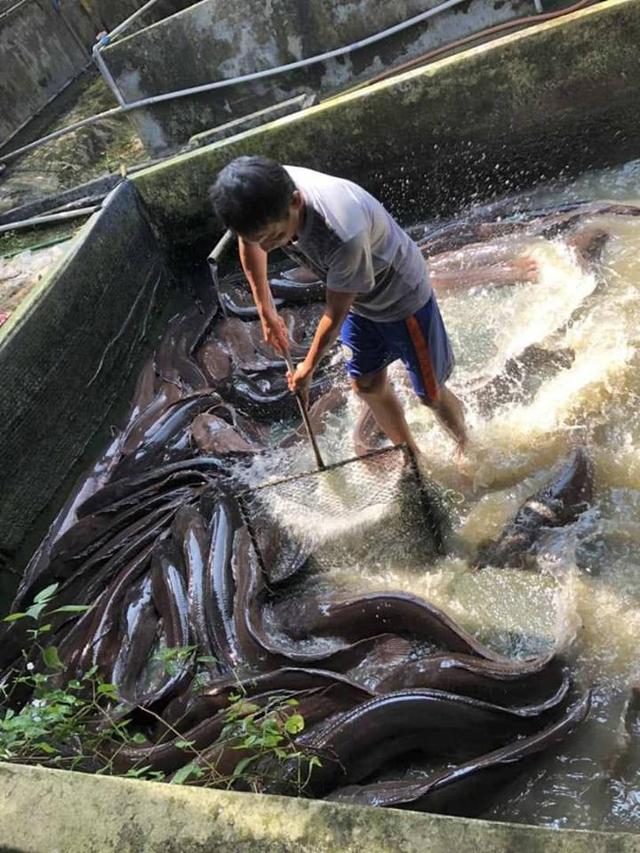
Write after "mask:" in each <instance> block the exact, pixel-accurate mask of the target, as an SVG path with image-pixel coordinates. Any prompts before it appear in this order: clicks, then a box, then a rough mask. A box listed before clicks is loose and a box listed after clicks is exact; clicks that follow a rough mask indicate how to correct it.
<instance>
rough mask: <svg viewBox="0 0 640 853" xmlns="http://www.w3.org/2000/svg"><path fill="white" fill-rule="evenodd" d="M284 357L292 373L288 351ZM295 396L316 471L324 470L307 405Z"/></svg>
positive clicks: (299, 397)
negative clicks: (316, 467)
mask: <svg viewBox="0 0 640 853" xmlns="http://www.w3.org/2000/svg"><path fill="white" fill-rule="evenodd" d="M284 359H285V361H286V363H287V368H288V370H289V373H293V372H294V370H295V368H294V366H293V362H292V361H291V354H290V353H288V352H285V353H284ZM295 398H296V400H297V402H298V408H299V409H300V414H301V415H302V420H303V422H304V425H305V429H306V430H307V436H308V438H309V444H310V445H311V449H312V450H313V455H314V457H315V460H316V465H317V466H318V471H324V470H325V468H326V467H327V466H326V465H325V464H324V461H323V459H322V456H321V455H320V450H319V448H318V443H317V441H316V437H315V435H314V433H313V427H312V426H311V419H310V418H309V412H308V411H307V407H306V406H305V404H304V402H303V401H302V397H301V396H300V394H298V393H297V392H295Z"/></svg>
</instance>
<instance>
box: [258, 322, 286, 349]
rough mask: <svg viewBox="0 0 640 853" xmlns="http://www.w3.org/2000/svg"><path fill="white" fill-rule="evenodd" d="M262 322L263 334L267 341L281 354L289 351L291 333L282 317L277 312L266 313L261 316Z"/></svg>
mask: <svg viewBox="0 0 640 853" xmlns="http://www.w3.org/2000/svg"><path fill="white" fill-rule="evenodd" d="M260 322H261V323H262V336H263V338H264V340H265V342H266V343H268V344H270V346H272V347H273V348H274V350H275V351H276V352H277V353H279V354H280V355H284V354H285V353H288V352H289V334H288V332H287V327H286V326H285V324H284V321H283V320H282V318H281V317H279V316H278V314H276V313H275V312H274V313H273V314H271V313H269V314H264V315H263V316H262V317H261V318H260Z"/></svg>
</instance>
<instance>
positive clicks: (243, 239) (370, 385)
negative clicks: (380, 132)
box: [210, 157, 467, 453]
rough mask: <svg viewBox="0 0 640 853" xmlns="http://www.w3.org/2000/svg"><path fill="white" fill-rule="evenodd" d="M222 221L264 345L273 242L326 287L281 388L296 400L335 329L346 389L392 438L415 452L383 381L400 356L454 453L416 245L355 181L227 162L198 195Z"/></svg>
mask: <svg viewBox="0 0 640 853" xmlns="http://www.w3.org/2000/svg"><path fill="white" fill-rule="evenodd" d="M210 197H211V201H212V203H213V206H214V208H215V210H216V212H217V214H218V216H219V218H220V219H221V220H222V222H223V223H224V225H225V226H226V227H227V228H231V229H232V230H233V231H235V233H236V234H237V235H238V244H239V251H240V261H241V263H242V267H243V269H244V272H245V275H246V277H247V280H248V282H249V286H250V287H251V291H252V293H253V298H254V301H255V304H256V308H257V310H258V314H259V316H260V320H261V323H262V329H263V333H264V338H265V340H266V341H267V342H268V343H270V344H272V345H273V346H274V347H275V348H276V349H277V350H278V351H280V352H286V351H287V350H288V348H289V341H288V337H287V333H286V330H285V327H284V324H283V322H282V321H281V319H280V318H279V317H278V314H277V312H276V310H275V308H274V306H273V300H272V298H271V293H270V291H269V284H268V278H267V255H268V253H269V252H270V251H272V250H273V249H282V250H283V251H284V252H285V253H286V254H287V255H289V257H291V258H292V259H293V260H295V261H296V262H298V263H299V264H301V265H304V266H306V267H308V268H310V269H311V270H312V271H313V272H315V273H316V274H317V275H318V276H319V277H321V278H322V279H323V280H324V281H325V282H326V294H327V295H326V306H325V312H324V314H323V316H322V318H321V319H320V322H319V323H318V327H317V329H316V332H315V336H314V338H313V341H312V344H311V347H310V349H309V353H308V355H307V357H306V358H305V359H304V361H303V362H302V363H301V364H299V365H298V366H297V367H296V369H295V371H294V372H293V373H292V374H289V377H288V380H289V387H290V388H291V390H292V391H294V392H296V393H298V394H300V395H301V396H302V398H303V399H304V400H306V399H307V397H308V388H309V383H310V381H311V377H312V375H313V371H314V370H315V368H316V367H317V365H318V363H319V362H320V360H321V358H322V356H323V355H324V354H325V353H326V351H327V350H328V348H329V347H330V346H331V344H332V343H333V342H334V341H335V339H336V337H337V336H338V335H340V337H341V341H342V346H343V352H344V355H345V358H346V367H347V371H348V373H349V376H350V377H351V380H352V385H353V388H354V390H355V392H356V393H357V394H358V396H359V397H361V398H362V399H363V400H364V401H365V402H366V403H367V404H368V405H369V407H370V409H371V411H372V413H373V415H374V417H375V419H376V421H377V422H378V424H379V425H380V427H381V428H382V430H383V431H384V432H385V434H386V435H387V437H388V438H389V439H390V441H392V442H393V443H394V444H398V443H401V442H406V443H407V444H408V445H409V446H410V447H411V448H412V450H413V451H414V452H415V453H419V449H418V447H417V445H416V443H415V440H414V438H413V436H412V434H411V432H410V430H409V427H408V425H407V422H406V419H405V416H404V411H403V409H402V405H401V404H400V401H399V400H398V398H397V396H396V394H395V391H394V389H393V387H392V385H391V384H390V383H389V381H388V378H387V367H388V365H389V364H391V362H393V361H396V360H397V359H400V360H401V361H402V362H403V364H404V365H405V367H406V369H407V371H408V373H409V376H410V379H411V383H412V386H413V389H414V391H415V393H416V394H417V396H418V398H419V399H420V401H421V402H422V403H423V404H424V405H425V406H427V407H429V408H430V409H432V410H433V412H434V413H435V415H436V417H437V419H438V420H439V422H440V423H441V424H442V426H443V427H444V428H445V429H446V430H447V432H448V433H449V434H450V435H451V436H452V437H453V439H454V440H455V442H456V445H457V448H458V451H459V452H460V453H463V452H464V449H465V446H466V443H467V433H466V428H465V421H464V414H463V411H462V405H461V403H460V401H459V400H458V398H457V397H456V396H455V394H453V393H452V391H451V390H450V389H449V388H447V386H446V382H447V380H448V378H449V376H450V374H451V371H452V369H453V363H454V359H453V353H452V350H451V346H450V343H449V339H448V337H447V333H446V330H445V327H444V324H443V322H442V318H441V316H440V311H439V309H438V304H437V302H436V298H435V296H434V293H433V288H432V285H431V282H430V279H429V273H428V270H427V265H426V264H425V261H424V258H423V257H422V254H421V253H420V249H419V248H418V247H417V246H416V244H415V243H414V242H413V241H412V240H411V239H410V237H409V236H408V235H407V234H406V233H405V232H404V231H403V230H402V228H400V226H399V225H398V224H397V222H396V221H395V220H394V219H393V218H392V217H391V216H390V215H389V213H388V212H387V211H386V210H385V209H384V207H383V206H382V204H380V202H379V201H377V200H376V199H375V198H374V197H373V196H371V195H370V194H369V193H367V192H366V191H365V190H364V189H362V187H360V186H358V185H357V184H354V183H352V182H351V181H347V180H343V179H341V178H335V177H332V176H330V175H325V174H323V173H320V172H315V171H312V170H310V169H304V168H301V167H298V166H281V165H280V164H278V163H276V162H274V161H272V160H268V159H266V158H264V157H238V158H237V159H236V160H234V161H233V162H231V163H230V164H229V165H228V166H226V167H225V168H224V169H223V170H222V171H221V172H220V174H219V176H218V178H217V180H216V182H215V184H214V185H213V187H212V188H211V191H210Z"/></svg>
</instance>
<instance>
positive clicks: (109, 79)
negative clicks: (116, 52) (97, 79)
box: [91, 44, 126, 107]
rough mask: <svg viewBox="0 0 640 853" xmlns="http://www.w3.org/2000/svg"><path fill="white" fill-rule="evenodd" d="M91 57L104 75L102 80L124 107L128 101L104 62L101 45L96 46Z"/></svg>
mask: <svg viewBox="0 0 640 853" xmlns="http://www.w3.org/2000/svg"><path fill="white" fill-rule="evenodd" d="M91 55H92V56H93V61H94V62H95V64H96V65H97V66H98V70H99V71H100V74H101V75H102V79H103V80H104V81H105V83H106V84H107V86H108V87H109V88H110V89H111V91H112V92H113V94H114V95H115V99H116V101H117V102H118V104H119V105H120V106H121V107H124V105H125V103H126V101H125V99H124V98H123V96H122V92H121V91H120V89H118V84H117V83H116V81H115V80H114V78H113V75H112V74H111V72H110V71H109V67H108V65H107V63H106V62H105V61H104V57H103V56H102V54H101V53H100V45H99V44H94V46H93V50H92V51H91Z"/></svg>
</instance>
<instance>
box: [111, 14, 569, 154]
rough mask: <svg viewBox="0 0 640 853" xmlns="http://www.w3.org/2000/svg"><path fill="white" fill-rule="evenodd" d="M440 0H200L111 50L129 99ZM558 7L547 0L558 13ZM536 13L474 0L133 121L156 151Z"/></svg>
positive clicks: (286, 54)
mask: <svg viewBox="0 0 640 853" xmlns="http://www.w3.org/2000/svg"><path fill="white" fill-rule="evenodd" d="M440 3H441V0H396V2H394V3H380V2H379V0H352V2H348V3H345V2H344V0H304V2H300V0H270V2H269V3H265V2H264V0H243V2H241V3H229V2H227V0H202V2H200V3H196V4H195V5H193V6H192V7H191V8H189V9H187V10H186V11H184V12H181V13H180V14H177V15H174V16H173V17H171V18H168V19H166V20H165V21H162V22H161V23H159V24H157V25H155V26H152V27H150V28H149V29H146V30H144V31H141V32H139V33H137V34H135V35H132V36H131V37H129V38H127V39H123V40H121V41H119V42H117V43H115V44H114V45H113V46H111V47H109V48H107V49H106V50H105V51H104V58H105V61H106V63H107V65H108V66H109V70H110V71H111V73H112V74H113V75H114V77H115V79H116V82H117V84H118V87H119V89H120V91H121V93H122V95H123V97H124V99H125V101H134V100H138V99H140V98H143V97H146V96H149V95H156V94H159V93H163V92H168V91H171V90H176V89H183V88H188V87H191V86H196V85H200V84H203V83H209V82H212V81H215V80H221V79H225V78H227V79H228V78H233V77H236V76H239V75H242V74H247V73H251V72H254V71H260V70H262V69H266V68H272V67H276V66H279V65H283V64H286V63H290V62H295V61H297V60H300V59H304V58H306V57H310V56H314V55H317V54H320V53H323V52H326V51H328V50H333V49H335V48H338V47H342V46H344V45H347V44H350V43H352V42H355V41H358V40H360V39H363V38H365V37H367V36H369V35H372V34H374V33H377V32H380V31H381V30H384V29H387V28H388V27H391V26H393V25H394V24H398V23H400V22H402V21H404V20H406V19H408V18H411V17H413V16H415V15H417V14H419V13H420V12H424V11H425V10H427V9H430V8H432V7H434V6H437V5H439V4H440ZM557 5H559V4H558V3H557V2H556V3H553V2H551V3H550V2H546V3H545V8H546V9H549V8H553V7H554V6H557ZM534 13H535V3H534V2H533V0H491V2H487V0H466V2H463V3H461V4H460V5H458V6H456V7H453V8H451V9H449V10H447V11H445V12H443V13H439V14H438V15H436V16H434V17H433V18H430V19H429V20H428V21H426V22H424V23H422V24H418V25H416V26H414V27H411V28H410V29H407V30H405V31H403V32H401V33H398V34H396V35H394V36H392V37H390V38H388V39H385V40H384V41H382V42H378V43H377V44H374V45H371V46H370V47H366V48H363V49H360V50H357V51H355V52H353V53H351V54H349V55H347V56H344V57H340V58H337V59H334V60H330V61H327V62H325V63H321V64H318V65H314V66H311V67H309V68H308V69H304V70H299V71H295V72H288V73H287V74H286V75H280V76H276V77H269V78H265V79H262V80H259V81H255V82H252V83H245V84H240V85H236V86H233V87H231V88H225V89H222V90H219V91H215V92H211V93H207V94H203V95H199V96H197V97H189V98H181V99H180V100H176V101H172V102H169V103H165V104H161V105H157V106H154V107H152V108H149V109H146V110H144V111H137V112H136V113H135V114H134V115H133V120H134V122H135V123H136V125H137V127H138V130H139V132H140V135H141V137H142V139H143V141H144V142H145V144H146V145H147V146H148V147H149V148H150V149H151V150H152V151H159V150H162V149H163V148H166V147H171V146H176V145H178V144H182V143H184V142H186V141H187V140H188V138H189V137H190V136H192V135H193V134H196V133H199V132H201V131H203V130H205V129H207V128H210V127H215V126H216V125H218V124H223V123H225V122H228V121H230V120H232V119H234V118H238V117H239V116H243V115H247V114H248V113H251V112H254V111H255V110H259V109H263V108H264V107H267V106H269V105H270V104H274V103H277V102H279V101H282V100H286V99H287V98H290V97H292V96H294V95H298V94H300V93H302V92H304V91H311V92H315V93H326V92H330V91H336V90H337V89H339V88H344V87H345V86H347V85H350V84H351V83H353V82H355V81H358V80H361V79H364V78H366V77H370V76H372V75H373V74H375V73H379V72H380V71H382V70H383V69H384V68H386V67H389V66H390V65H394V64H398V63H400V62H402V61H404V60H406V59H409V58H411V57H415V56H417V55H419V54H421V53H424V52H425V51H427V50H430V49H432V48H433V47H437V46H439V45H442V44H445V43H448V42H451V41H453V40H455V39H458V38H460V37H462V36H465V35H468V34H469V33H473V32H477V31H479V30H481V29H484V28H485V27H488V26H491V25H494V24H497V23H499V22H501V21H505V20H509V19H512V18H516V17H522V16H528V15H531V14H534Z"/></svg>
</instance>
